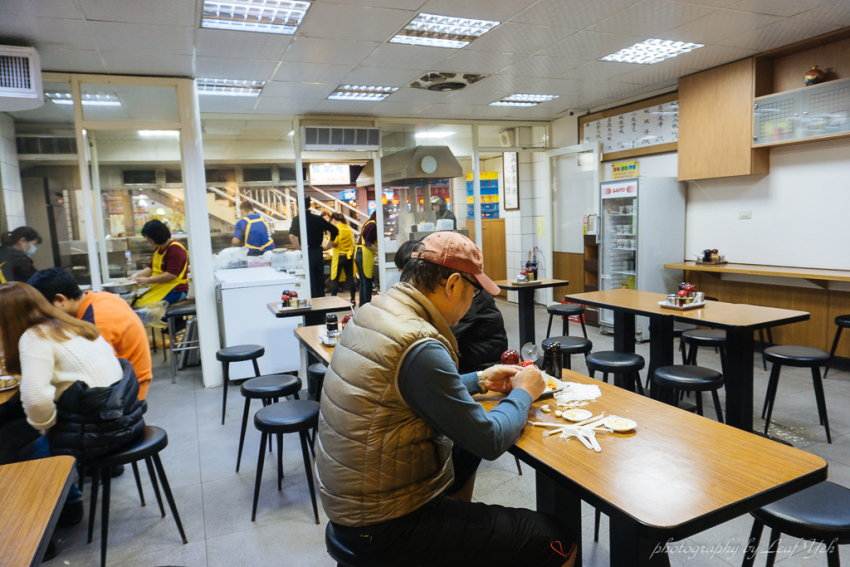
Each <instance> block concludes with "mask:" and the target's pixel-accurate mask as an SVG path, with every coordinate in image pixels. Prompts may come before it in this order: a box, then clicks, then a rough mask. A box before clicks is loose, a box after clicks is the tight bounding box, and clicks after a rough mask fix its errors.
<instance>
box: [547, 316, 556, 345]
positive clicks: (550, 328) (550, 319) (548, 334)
mask: <svg viewBox="0 0 850 567" xmlns="http://www.w3.org/2000/svg"><path fill="white" fill-rule="evenodd" d="M554 317H555V316H554V315H553V314H552V313H549V326H548V327H546V338H547V339H548V338H549V337H550V336H551V334H552V318H554Z"/></svg>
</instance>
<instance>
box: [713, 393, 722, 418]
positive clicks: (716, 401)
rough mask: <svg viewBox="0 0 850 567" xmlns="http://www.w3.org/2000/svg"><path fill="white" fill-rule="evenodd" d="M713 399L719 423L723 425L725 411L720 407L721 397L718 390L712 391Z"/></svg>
mask: <svg viewBox="0 0 850 567" xmlns="http://www.w3.org/2000/svg"><path fill="white" fill-rule="evenodd" d="M711 397H712V398H713V399H714V411H715V413H717V421H718V422H720V423H723V409H722V406H721V405H720V396H718V395H717V390H712V391H711Z"/></svg>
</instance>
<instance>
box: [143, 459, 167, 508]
mask: <svg viewBox="0 0 850 567" xmlns="http://www.w3.org/2000/svg"><path fill="white" fill-rule="evenodd" d="M145 466H146V467H147V468H148V476H150V477H151V484H152V485H153V493H154V494H155V495H156V503H157V504H159V513H160V514H161V515H162V517H163V518H164V517H165V507H164V506H163V505H162V494H160V492H159V483H158V482H157V481H156V472H154V470H153V461H152V460H151V458H150V457H147V458H145Z"/></svg>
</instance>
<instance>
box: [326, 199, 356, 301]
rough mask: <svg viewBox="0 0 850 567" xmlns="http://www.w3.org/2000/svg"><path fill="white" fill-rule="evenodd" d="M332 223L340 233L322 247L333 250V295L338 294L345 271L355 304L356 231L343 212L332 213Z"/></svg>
mask: <svg viewBox="0 0 850 567" xmlns="http://www.w3.org/2000/svg"><path fill="white" fill-rule="evenodd" d="M330 222H331V224H332V225H334V226H335V227H336V228H337V230H339V234H338V235H337V236H336V238H334V239H333V240H329V241H328V243H327V244H325V245H323V246H322V248H324V249H325V250H333V259H332V260H331V295H336V294H337V292H338V291H339V279H340V276H341V274H342V273H343V271H344V272H345V279H346V280H348V289H349V293H350V294H351V304H352V305H353V304H354V301H355V299H354V297H355V295H356V294H357V284H356V283H355V281H354V259H353V258H354V232H352V230H351V228H350V227H349V226H348V223H347V222H345V216H344V215H343V214H342V213H334V214H332V215H331V220H330Z"/></svg>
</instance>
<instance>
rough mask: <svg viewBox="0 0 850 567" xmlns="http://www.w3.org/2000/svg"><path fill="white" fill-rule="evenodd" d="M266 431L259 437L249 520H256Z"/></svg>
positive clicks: (264, 458) (264, 456)
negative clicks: (252, 505) (252, 502)
mask: <svg viewBox="0 0 850 567" xmlns="http://www.w3.org/2000/svg"><path fill="white" fill-rule="evenodd" d="M268 435H269V434H268V433H266V432H265V431H264V432H263V434H262V437H261V438H260V456H259V457H258V458H257V480H256V481H255V482H254V508H253V510H252V511H251V521H252V522H255V521H256V520H257V502H259V500H260V483H261V482H262V481H263V465H264V464H265V461H266V438H267V437H268Z"/></svg>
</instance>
